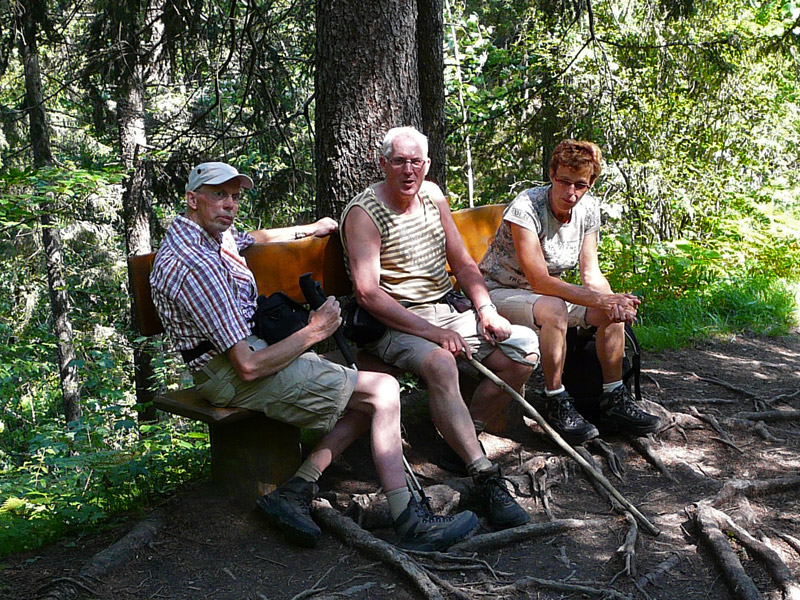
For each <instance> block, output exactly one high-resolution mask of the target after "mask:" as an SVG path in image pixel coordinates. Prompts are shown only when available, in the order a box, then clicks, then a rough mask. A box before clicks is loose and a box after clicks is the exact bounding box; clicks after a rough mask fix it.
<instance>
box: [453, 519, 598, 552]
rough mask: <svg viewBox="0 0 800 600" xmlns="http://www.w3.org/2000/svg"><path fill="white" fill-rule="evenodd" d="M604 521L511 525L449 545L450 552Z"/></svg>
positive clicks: (489, 547) (504, 543)
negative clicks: (508, 527) (509, 527)
mask: <svg viewBox="0 0 800 600" xmlns="http://www.w3.org/2000/svg"><path fill="white" fill-rule="evenodd" d="M605 522H606V521H605V520H603V519H585V520H584V519H558V520H556V521H550V522H549V523H530V524H528V525H522V526H521V527H512V528H511V529H504V530H503V531H494V532H492V533H484V534H481V535H475V536H473V537H471V538H469V539H466V540H464V541H462V542H459V543H457V544H455V545H453V546H450V549H449V550H450V552H461V553H467V552H477V551H481V550H492V549H494V548H501V547H503V546H508V545H510V544H516V543H519V542H523V541H526V540H533V539H536V538H540V537H544V536H552V535H557V534H559V533H564V532H565V531H575V530H578V529H588V528H590V527H599V526H601V525H603V524H604V523H605Z"/></svg>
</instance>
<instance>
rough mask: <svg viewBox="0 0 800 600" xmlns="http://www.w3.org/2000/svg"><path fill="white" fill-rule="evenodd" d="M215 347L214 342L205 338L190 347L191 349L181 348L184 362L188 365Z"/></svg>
mask: <svg viewBox="0 0 800 600" xmlns="http://www.w3.org/2000/svg"><path fill="white" fill-rule="evenodd" d="M213 349H214V344H212V343H211V342H209V341H208V340H203V341H202V342H200V343H199V344H198V345H197V346H195V347H194V348H190V349H189V350H181V357H183V362H185V363H186V364H187V365H188V364H189V363H190V362H192V361H193V360H194V359H196V358H200V357H201V356H203V354H205V353H206V352H210V351H211V350H213Z"/></svg>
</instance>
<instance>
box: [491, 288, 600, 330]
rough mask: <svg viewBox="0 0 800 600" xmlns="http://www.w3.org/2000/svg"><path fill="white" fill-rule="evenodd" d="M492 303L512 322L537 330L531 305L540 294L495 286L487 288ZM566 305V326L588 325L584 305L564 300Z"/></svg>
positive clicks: (586, 326)
mask: <svg viewBox="0 0 800 600" xmlns="http://www.w3.org/2000/svg"><path fill="white" fill-rule="evenodd" d="M489 296H490V297H491V298H492V303H494V305H495V306H497V312H499V313H500V314H501V315H503V316H504V317H505V318H506V319H508V320H509V321H510V322H512V323H517V324H518V325H525V326H527V327H530V328H531V329H533V330H534V331H539V329H540V327H539V325H537V324H536V321H535V320H534V318H533V305H534V304H536V301H537V300H538V299H539V298H543V297H544V296H542V295H541V294H536V293H534V292H531V291H530V290H520V289H516V288H497V289H496V290H489ZM565 304H566V305H567V315H568V321H567V327H583V328H584V329H586V328H588V327H589V324H588V323H586V307H585V306H581V305H580V304H572V303H570V302H565Z"/></svg>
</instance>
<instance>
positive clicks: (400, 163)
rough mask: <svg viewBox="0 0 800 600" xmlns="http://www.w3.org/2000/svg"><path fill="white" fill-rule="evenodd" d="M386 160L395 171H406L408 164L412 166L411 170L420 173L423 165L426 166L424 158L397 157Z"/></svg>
mask: <svg viewBox="0 0 800 600" xmlns="http://www.w3.org/2000/svg"><path fill="white" fill-rule="evenodd" d="M386 160H387V161H388V162H389V164H390V165H392V166H393V167H394V168H395V169H405V168H406V165H407V164H408V165H411V168H412V169H414V170H415V171H419V170H420V169H421V168H422V165H424V164H425V159H422V158H401V157H400V156H395V157H394V158H387V159H386Z"/></svg>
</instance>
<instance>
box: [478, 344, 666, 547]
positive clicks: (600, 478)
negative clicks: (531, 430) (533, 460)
mask: <svg viewBox="0 0 800 600" xmlns="http://www.w3.org/2000/svg"><path fill="white" fill-rule="evenodd" d="M469 364H471V365H472V366H473V367H475V368H476V369H477V370H478V372H479V373H481V374H482V375H484V376H486V377H487V378H488V379H489V380H491V381H492V382H494V383H495V384H496V385H498V386H499V387H500V388H502V389H503V390H505V391H506V392H507V393H508V394H509V395H510V396H511V397H512V398H514V400H516V401H517V402H519V404H520V405H521V406H522V408H523V410H524V411H525V412H526V413H527V415H528V416H529V417H530V418H532V419H533V420H534V421H536V422H537V423H538V424H539V426H540V427H541V428H542V429H544V431H545V433H547V435H549V436H550V438H551V439H552V440H553V441H554V442H555V443H556V445H557V446H559V447H560V448H561V449H562V450H563V451H564V452H566V453H567V454H568V455H569V456H570V458H572V460H574V461H575V462H577V463H578V464H579V465H580V466H581V467H583V470H584V471H586V473H587V474H588V475H589V476H590V477H591V478H592V479H594V480H595V481H596V482H597V483H599V484H600V485H602V486H603V487H604V488H605V489H606V490H607V491H608V493H609V494H611V495H612V496H613V497H614V499H615V500H617V501H619V503H620V504H622V506H624V507H625V508H626V509H627V510H628V511H630V513H631V514H632V515H633V516H634V517H636V518H637V519H638V520H639V522H640V523H641V524H642V526H643V527H644V529H645V530H646V531H647V532H648V533H650V534H651V535H659V534H660V533H661V531H659V530H658V528H657V527H656V526H655V525H653V524H652V523H651V522H650V521H648V520H647V517H645V516H644V515H643V514H642V513H641V512H639V509H638V508H636V507H635V506H634V505H633V504H631V503H630V502H629V501H628V500H627V499H626V498H625V496H623V495H622V494H620V493H619V492H618V491H617V490H616V488H615V487H614V486H613V485H612V484H611V482H610V481H609V480H608V479H606V477H605V475H603V474H602V473H600V472H599V471H598V470H597V469H595V468H594V467H592V465H590V464H589V463H588V462H586V459H584V458H583V457H582V456H581V455H580V454H578V453H577V452H576V451H575V449H574V448H573V447H572V446H570V445H569V444H568V443H567V442H565V441H564V438H562V437H561V436H560V435H559V434H558V432H557V431H556V430H555V429H553V428H552V427H550V425H549V424H548V423H547V421H545V420H544V417H542V415H540V414H539V412H538V411H537V410H536V409H535V408H533V406H531V405H530V403H529V402H528V401H527V400H525V398H523V397H522V396H521V395H520V394H519V392H517V390H515V389H514V388H512V387H511V386H510V385H508V384H507V383H506V382H505V381H503V380H502V379H500V378H499V377H498V376H497V375H495V374H494V373H492V372H491V371H490V370H489V369H487V368H486V367H484V366H483V365H482V364H481V363H479V362H478V361H477V360H475V359H474V358H471V359H469Z"/></svg>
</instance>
